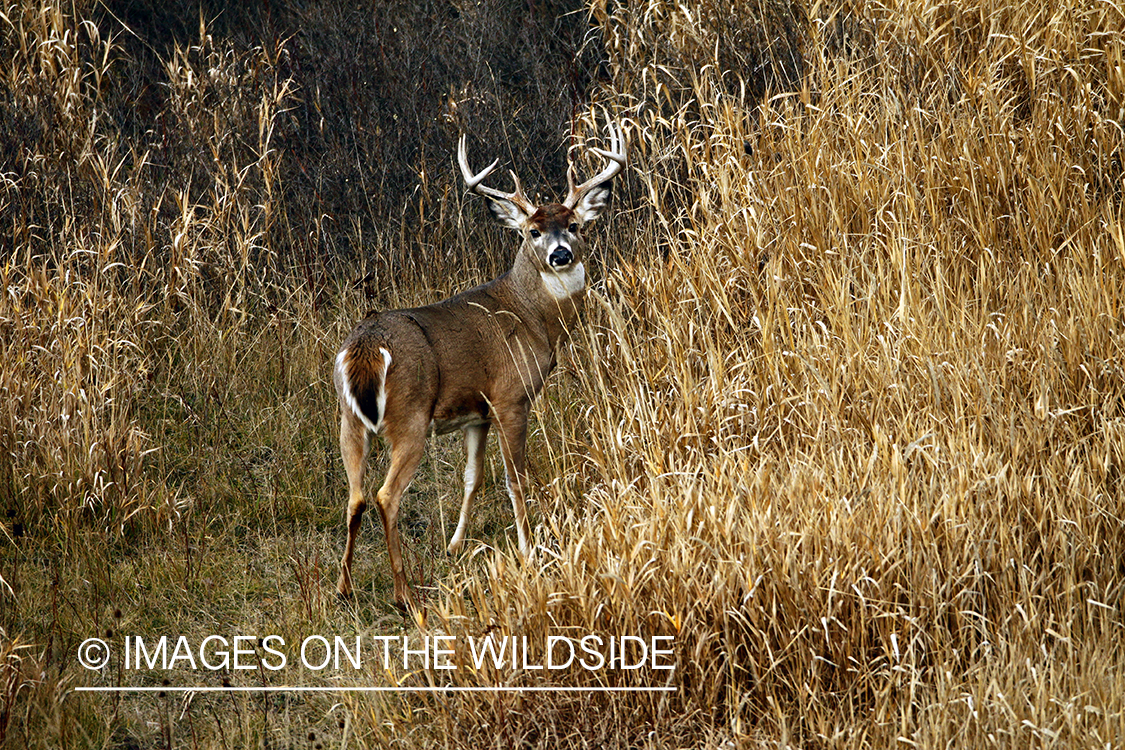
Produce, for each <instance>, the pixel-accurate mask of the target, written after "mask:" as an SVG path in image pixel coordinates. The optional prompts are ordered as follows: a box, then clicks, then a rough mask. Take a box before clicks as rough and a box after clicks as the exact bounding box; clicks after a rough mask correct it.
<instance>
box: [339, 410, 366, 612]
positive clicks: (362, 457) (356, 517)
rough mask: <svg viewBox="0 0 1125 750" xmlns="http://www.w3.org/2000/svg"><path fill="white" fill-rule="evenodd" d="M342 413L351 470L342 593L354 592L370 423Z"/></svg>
mask: <svg viewBox="0 0 1125 750" xmlns="http://www.w3.org/2000/svg"><path fill="white" fill-rule="evenodd" d="M342 412H343V413H342V416H341V417H340V454H341V455H342V456H343V458H344V470H345V471H346V472H347V473H348V509H347V524H348V542H347V544H346V545H345V546H344V557H343V560H341V561H340V581H339V583H338V584H336V589H337V591H339V592H340V596H343V597H349V596H351V595H352V555H353V554H354V552H355V540H356V537H357V536H359V527H360V522H361V521H362V520H363V511H364V509H365V508H367V501H366V500H365V499H364V497H363V476H364V473H365V471H366V468H367V450H368V436H367V427H366V426H365V425H364V424H363V423H362V422H361V421H360V420H359V417H357V416H356V415H355V413H353V412H352V410H351V409H346V408H345V409H343V410H342Z"/></svg>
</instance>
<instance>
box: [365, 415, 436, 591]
mask: <svg viewBox="0 0 1125 750" xmlns="http://www.w3.org/2000/svg"><path fill="white" fill-rule="evenodd" d="M425 440H426V431H425V425H423V426H422V428H421V429H420V430H411V431H409V432H407V433H406V434H403V435H399V436H398V438H397V439H393V442H392V443H391V468H390V469H389V470H388V471H387V477H386V479H384V480H383V486H382V487H380V488H379V494H378V495H377V496H376V503H377V504H378V507H379V515H380V516H381V517H382V519H383V531H384V532H385V534H386V537H387V554H388V556H389V557H390V559H391V575H392V576H393V577H394V586H395V602H396V603H397V604H398V605H399V606H402V607H404V608H406V609H410V610H415V609H417V606H416V605H415V603H414V595H413V593H412V592H411V590H410V584H409V583H407V581H406V572H405V570H404V568H403V564H402V549H401V546H400V542H399V535H398V506H399V501H400V500H401V499H402V495H403V493H404V492H405V491H406V488H407V487H408V486H409V485H410V480H412V479H413V478H414V472H415V471H416V470H417V469H418V463H419V462H420V461H421V460H422V452H423V448H424V446H425Z"/></svg>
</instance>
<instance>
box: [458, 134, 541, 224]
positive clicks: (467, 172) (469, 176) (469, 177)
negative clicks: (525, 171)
mask: <svg viewBox="0 0 1125 750" xmlns="http://www.w3.org/2000/svg"><path fill="white" fill-rule="evenodd" d="M465 141H466V136H465V135H464V134H462V135H461V141H460V142H459V143H458V144H457V164H458V165H459V166H460V167H461V176H462V177H464V178H465V185H466V186H468V188H469V190H472V191H473V192H475V193H480V194H481V195H486V196H489V197H491V198H499V199H500V200H506V201H510V202H512V203H514V204H516V205H517V206H518V207H519V208H520V209H521V210H522V211H524V212H525V213H528V214H533V213H535V205H534V204H533V203H532V202H531V201H529V200H528V199H527V196H525V195H524V194H523V187H522V186H521V185H520V180H519V178H518V177H516V173H515V172H513V171H511V170H509V172H508V173H509V174H510V175H512V182H514V183H515V184H516V189H515V192H511V193H505V192H503V191H501V190H497V189H495V188H490V187H488V186H487V185H482V184H481V183H482V182H484V178H485V177H488V175H489V174H491V173H492V170H493V169H495V168H496V165H497V164H499V163H500V159H499V158H497V159H495V160H494V161H493V162H492V163H491V164H489V165H488V166H487V167H485V168H484V169H482V170H481V171H480V172H478V173H477V174H475V175H474V174H473V170H472V169H471V168H470V167H469V156H468V150H467V148H466V146H465Z"/></svg>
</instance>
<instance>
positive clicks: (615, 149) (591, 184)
mask: <svg viewBox="0 0 1125 750" xmlns="http://www.w3.org/2000/svg"><path fill="white" fill-rule="evenodd" d="M590 150H591V151H593V152H594V153H595V154H597V155H598V156H601V157H603V158H604V159H606V160H608V161H609V163H608V164H606V166H605V168H604V169H602V171H601V172H599V173H598V174H596V175H595V176H593V177H591V178H590V179H588V180H586V181H585V182H583V183H582V184H581V185H579V186H578V187H575V186H574V172H575V170H574V164H573V163H571V165H570V167H569V168H568V169H567V171H566V182H567V187H568V188H569V194H568V195H567V197H566V200H565V201H563V205H564V206H566V207H567V208H574V207H575V206H577V205H578V201H579V200H581V199H582V196H583V195H585V194H586V193H587V192H589V191H590V190H592V189H593V188H595V187H597V186H598V185H601V184H602V183H603V182H607V181H609V180H612V179H613V178H614V177H615V176H616V175H617V173H618V172H620V171H621V170H622V169H624V168H625V138H624V137H623V136H622V134H621V129H620V128H619V127H617V126H616V125H613V124H611V125H610V126H609V151H604V150H602V149H600V148H591V149H590Z"/></svg>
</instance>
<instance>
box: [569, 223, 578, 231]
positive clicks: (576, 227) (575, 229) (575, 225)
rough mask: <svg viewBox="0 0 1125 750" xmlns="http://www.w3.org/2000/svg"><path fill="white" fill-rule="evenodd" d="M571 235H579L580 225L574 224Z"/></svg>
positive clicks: (571, 227) (571, 226)
mask: <svg viewBox="0 0 1125 750" xmlns="http://www.w3.org/2000/svg"><path fill="white" fill-rule="evenodd" d="M570 233H571V234H578V224H577V223H574V224H571V225H570Z"/></svg>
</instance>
